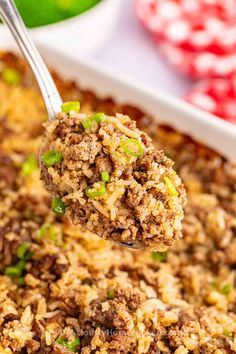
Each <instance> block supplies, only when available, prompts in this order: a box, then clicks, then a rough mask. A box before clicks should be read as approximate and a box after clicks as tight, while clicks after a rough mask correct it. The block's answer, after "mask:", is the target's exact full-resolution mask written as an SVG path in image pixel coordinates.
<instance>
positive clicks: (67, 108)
mask: <svg viewBox="0 0 236 354" xmlns="http://www.w3.org/2000/svg"><path fill="white" fill-rule="evenodd" d="M61 110H62V112H64V113H70V112H71V111H74V112H76V113H78V112H79V111H80V103H79V101H69V102H65V103H63V104H62V105H61Z"/></svg>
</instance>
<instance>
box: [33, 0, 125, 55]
mask: <svg viewBox="0 0 236 354" xmlns="http://www.w3.org/2000/svg"><path fill="white" fill-rule="evenodd" d="M121 2H122V0H103V1H101V3H99V4H98V5H96V6H94V7H93V8H91V9H90V10H88V11H86V12H84V13H83V14H81V15H79V16H75V17H72V18H70V19H68V20H65V21H62V22H60V23H55V24H52V25H48V26H43V27H40V28H36V29H32V30H31V33H32V35H33V38H34V39H35V40H37V42H38V43H42V44H50V46H51V47H52V48H61V49H62V50H63V51H67V52H73V53H74V55H76V56H79V55H81V53H85V52H86V53H91V52H94V51H96V50H98V49H99V48H101V47H103V45H104V44H105V43H106V42H107V40H108V39H109V38H110V35H111V34H112V33H113V30H114V27H115V26H116V23H117V19H118V16H119V13H120V7H121Z"/></svg>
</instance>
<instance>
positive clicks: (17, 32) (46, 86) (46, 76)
mask: <svg viewBox="0 0 236 354" xmlns="http://www.w3.org/2000/svg"><path fill="white" fill-rule="evenodd" d="M0 17H1V18H2V20H3V21H4V22H5V23H6V25H7V26H8V28H9V30H10V31H11V33H12V35H13V37H14V39H15V40H16V42H17V44H18V46H19V48H20V50H21V51H22V53H23V55H24V56H25V58H26V60H27V62H28V64H29V66H30V67H31V69H32V71H33V73H34V75H35V78H36V80H37V82H38V85H39V88H40V91H41V94H42V96H43V100H44V103H45V106H46V109H47V112H48V119H49V121H51V120H53V119H54V118H55V116H56V115H57V113H59V112H60V111H61V105H62V99H61V97H60V95H59V92H58V90H57V87H56V85H55V83H54V81H53V78H52V76H51V74H50V72H49V70H48V69H47V67H46V65H45V63H44V61H43V59H42V57H41V55H40V54H39V52H38V50H37V48H36V47H35V45H34V43H33V41H32V39H31V38H30V36H29V33H28V31H27V29H26V27H25V24H24V22H23V20H22V18H21V16H20V14H19V12H18V10H17V8H16V6H15V4H14V2H13V0H0ZM116 243H117V244H118V245H120V246H124V247H127V248H133V249H138V247H137V246H134V245H132V244H126V243H121V242H116Z"/></svg>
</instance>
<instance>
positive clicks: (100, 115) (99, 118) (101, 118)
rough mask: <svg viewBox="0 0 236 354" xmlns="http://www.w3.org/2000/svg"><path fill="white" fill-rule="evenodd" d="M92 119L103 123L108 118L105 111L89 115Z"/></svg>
mask: <svg viewBox="0 0 236 354" xmlns="http://www.w3.org/2000/svg"><path fill="white" fill-rule="evenodd" d="M89 119H90V120H91V121H94V122H97V123H101V122H103V121H104V120H105V119H106V115H105V114H104V113H96V114H94V115H93V116H91V117H89Z"/></svg>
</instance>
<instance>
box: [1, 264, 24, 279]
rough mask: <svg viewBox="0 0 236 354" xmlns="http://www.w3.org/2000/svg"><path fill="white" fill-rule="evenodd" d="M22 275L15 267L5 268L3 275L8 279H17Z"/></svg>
mask: <svg viewBox="0 0 236 354" xmlns="http://www.w3.org/2000/svg"><path fill="white" fill-rule="evenodd" d="M21 274H22V270H21V269H20V268H19V267H17V266H10V267H6V269H5V275H7V276H8V277H10V278H19V277H20V276H21Z"/></svg>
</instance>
